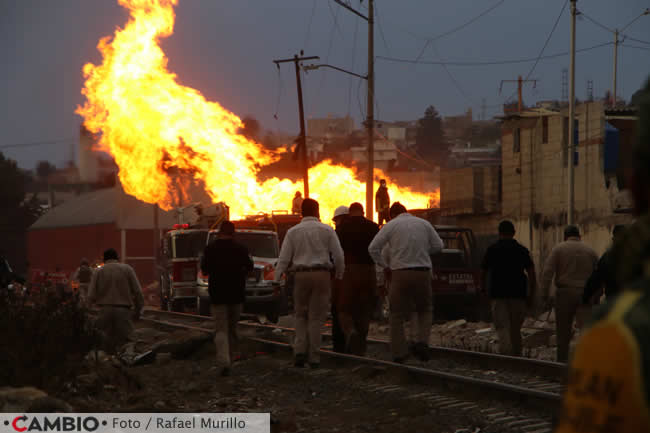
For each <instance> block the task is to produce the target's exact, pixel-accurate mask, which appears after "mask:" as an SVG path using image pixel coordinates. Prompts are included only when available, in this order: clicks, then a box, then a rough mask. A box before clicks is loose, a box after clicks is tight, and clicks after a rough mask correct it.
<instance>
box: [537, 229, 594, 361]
mask: <svg viewBox="0 0 650 433" xmlns="http://www.w3.org/2000/svg"><path fill="white" fill-rule="evenodd" d="M597 262H598V255H597V254H596V252H595V251H594V250H593V249H592V248H591V247H589V246H588V245H586V244H584V243H583V242H582V241H581V240H580V230H579V229H578V227H576V226H574V225H569V226H567V227H566V228H565V229H564V242H561V243H559V244H557V245H556V246H555V247H553V249H552V250H551V253H550V254H549V256H548V258H547V259H546V263H544V270H543V271H542V278H541V280H542V281H541V283H542V287H541V290H542V294H543V295H544V298H545V300H546V303H547V305H549V306H553V305H554V306H555V328H556V334H557V360H558V362H567V360H568V358H569V343H570V342H571V335H572V331H573V320H574V319H575V317H576V313H577V312H578V307H579V306H580V305H581V303H582V294H583V292H584V288H585V283H586V282H587V279H588V278H589V276H590V275H591V273H592V272H593V271H594V269H595V268H596V263H597ZM553 279H554V280H555V287H556V288H557V292H556V294H555V296H553V295H552V294H550V287H551V281H553Z"/></svg>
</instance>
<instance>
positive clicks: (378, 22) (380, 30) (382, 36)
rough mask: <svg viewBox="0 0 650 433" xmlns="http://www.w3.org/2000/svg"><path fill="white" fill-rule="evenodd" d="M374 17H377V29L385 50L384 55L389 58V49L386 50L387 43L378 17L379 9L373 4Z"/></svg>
mask: <svg viewBox="0 0 650 433" xmlns="http://www.w3.org/2000/svg"><path fill="white" fill-rule="evenodd" d="M375 15H376V17H377V24H378V27H379V34H380V35H381V40H382V42H383V43H384V48H386V53H388V55H389V56H390V48H388V43H387V42H386V36H385V35H384V28H383V27H382V25H381V17H380V16H379V8H378V7H377V4H375Z"/></svg>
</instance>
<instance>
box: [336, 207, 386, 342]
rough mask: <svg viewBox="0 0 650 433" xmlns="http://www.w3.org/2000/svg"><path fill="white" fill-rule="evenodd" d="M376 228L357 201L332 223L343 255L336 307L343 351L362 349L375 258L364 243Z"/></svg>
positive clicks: (372, 293)
mask: <svg viewBox="0 0 650 433" xmlns="http://www.w3.org/2000/svg"><path fill="white" fill-rule="evenodd" d="M377 232H379V226H378V225H377V224H375V223H374V222H372V221H370V220H367V219H366V218H365V217H364V213H363V206H362V205H361V204H360V203H352V204H351V205H350V213H349V216H348V217H347V218H346V220H345V221H344V222H343V224H340V225H339V226H337V227H336V234H337V235H338V237H339V241H340V242H341V248H343V254H344V256H345V273H344V274H343V283H342V290H341V292H340V293H339V296H338V297H337V300H336V301H337V305H336V309H337V311H338V314H339V323H340V325H341V328H342V329H343V333H344V334H345V343H346V351H347V352H348V353H352V354H354V355H363V354H364V353H365V352H366V338H367V337H368V327H369V325H370V318H371V316H372V312H373V310H374V307H375V303H376V293H375V290H376V289H375V286H376V281H375V277H376V275H375V262H373V260H372V258H371V257H370V254H369V253H368V246H369V245H370V242H372V240H373V239H374V238H375V235H376V234H377Z"/></svg>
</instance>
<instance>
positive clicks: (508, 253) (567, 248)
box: [482, 221, 621, 362]
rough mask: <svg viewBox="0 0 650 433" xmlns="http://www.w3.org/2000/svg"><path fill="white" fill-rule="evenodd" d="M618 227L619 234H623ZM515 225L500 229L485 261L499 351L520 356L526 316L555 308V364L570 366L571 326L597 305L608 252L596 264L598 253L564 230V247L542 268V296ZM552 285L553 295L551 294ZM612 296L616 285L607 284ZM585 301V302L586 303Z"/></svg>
mask: <svg viewBox="0 0 650 433" xmlns="http://www.w3.org/2000/svg"><path fill="white" fill-rule="evenodd" d="M620 230H621V228H620V226H617V228H616V229H615V234H616V233H618V234H620ZM514 236H515V226H514V225H513V224H512V222H510V221H502V222H501V223H500V224H499V240H498V241H497V242H496V243H495V244H493V245H491V246H490V247H489V248H488V250H487V252H486V254H485V257H484V258H483V264H482V287H483V290H485V291H486V292H487V293H488V295H489V297H490V299H491V303H492V305H491V307H492V318H493V321H494V325H495V328H496V330H497V334H498V337H499V350H500V352H501V353H502V354H505V355H515V356H520V355H521V352H522V339H521V327H522V324H523V322H524V319H525V318H526V314H527V312H528V311H531V310H533V311H535V310H539V308H538V307H539V306H540V304H541V305H542V306H544V307H546V309H549V310H550V309H551V308H554V309H555V323H556V336H557V360H558V361H559V362H567V360H568V358H569V343H570V341H571V336H572V331H573V322H574V319H575V318H576V315H577V313H578V310H579V308H580V307H581V305H583V304H590V303H591V302H594V301H593V299H594V298H595V297H597V296H596V294H597V293H598V292H599V291H600V290H602V286H603V284H605V281H608V280H611V279H612V278H611V276H610V275H611V273H610V272H609V271H608V265H607V263H608V262H609V260H610V259H608V258H607V257H608V256H609V255H610V254H611V253H610V252H609V251H608V252H606V253H605V254H604V255H603V258H602V259H600V261H599V259H598V256H597V254H596V252H595V251H594V250H593V249H592V248H591V247H589V246H588V245H587V244H585V243H584V242H582V241H581V237H580V231H579V229H578V227H576V226H575V225H569V226H567V227H566V228H565V229H564V242H561V243H559V244H558V245H556V246H555V247H554V248H553V249H552V250H551V252H550V254H549V256H548V257H547V259H546V261H545V263H544V269H543V271H542V275H541V278H540V280H541V284H540V287H539V289H540V292H539V293H538V292H537V276H536V273H535V265H534V264H533V261H532V259H531V258H530V253H529V251H528V249H527V248H526V247H524V246H523V245H521V244H520V243H518V242H517V241H516V240H515V239H514ZM553 282H554V285H555V288H556V289H555V291H554V292H552V291H551V284H552V283H553ZM607 287H608V288H607V295H608V296H612V295H613V294H614V291H615V288H614V284H613V283H611V282H610V283H608V284H607ZM583 299H584V302H583Z"/></svg>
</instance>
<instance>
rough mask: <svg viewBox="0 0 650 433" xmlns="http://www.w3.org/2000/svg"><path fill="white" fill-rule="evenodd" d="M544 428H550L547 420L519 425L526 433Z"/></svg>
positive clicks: (532, 432)
mask: <svg viewBox="0 0 650 433" xmlns="http://www.w3.org/2000/svg"><path fill="white" fill-rule="evenodd" d="M544 428H549V429H550V428H551V423H550V422H548V421H543V422H538V423H537V424H531V425H527V426H524V427H521V430H522V431H524V432H526V433H535V432H539V431H540V430H543V429H544Z"/></svg>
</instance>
